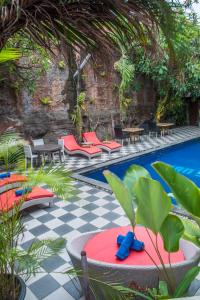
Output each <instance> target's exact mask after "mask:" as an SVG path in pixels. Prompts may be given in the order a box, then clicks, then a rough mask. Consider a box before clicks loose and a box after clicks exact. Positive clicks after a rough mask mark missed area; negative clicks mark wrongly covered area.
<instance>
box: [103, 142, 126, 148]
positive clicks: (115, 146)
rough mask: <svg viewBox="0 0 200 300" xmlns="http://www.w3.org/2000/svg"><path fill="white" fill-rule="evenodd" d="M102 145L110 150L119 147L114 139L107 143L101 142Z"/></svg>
mask: <svg viewBox="0 0 200 300" xmlns="http://www.w3.org/2000/svg"><path fill="white" fill-rule="evenodd" d="M101 145H102V146H104V147H107V148H109V149H110V150H114V149H117V148H121V146H122V145H121V144H119V143H117V142H115V141H110V142H109V143H101Z"/></svg>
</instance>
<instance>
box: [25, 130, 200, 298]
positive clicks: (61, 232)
mask: <svg viewBox="0 0 200 300" xmlns="http://www.w3.org/2000/svg"><path fill="white" fill-rule="evenodd" d="M196 137H200V128H198V127H182V128H178V129H175V132H174V134H173V135H170V136H166V137H163V138H153V139H149V138H148V139H143V141H142V142H140V143H136V144H133V145H130V146H125V147H123V149H122V151H121V153H114V154H112V155H111V156H109V155H107V154H103V155H102V157H101V158H95V159H92V160H91V161H89V160H87V159H85V158H80V157H68V156H67V157H66V161H65V167H66V168H70V169H73V170H75V169H76V170H77V169H80V168H83V167H86V166H89V165H93V164H97V163H101V162H104V161H107V160H110V159H114V158H117V157H122V156H124V157H125V156H127V155H130V154H133V153H137V152H141V151H145V150H148V149H156V148H158V147H160V146H167V145H169V144H176V143H178V142H182V141H186V140H189V139H192V138H196ZM74 185H75V188H76V189H77V194H76V196H75V197H73V198H72V199H71V200H70V201H69V202H64V201H62V200H59V199H58V200H57V201H56V203H55V206H54V207H52V208H48V207H45V206H37V207H36V206H35V207H32V208H31V209H27V210H25V211H24V213H23V215H24V221H25V226H26V231H25V235H24V238H23V241H22V243H21V248H22V249H26V248H27V247H28V246H29V245H30V244H31V242H32V241H33V240H35V239H38V240H41V239H45V238H53V239H56V238H59V237H63V238H65V239H66V240H67V239H69V238H70V237H75V236H76V235H78V234H80V233H84V232H87V231H94V230H98V229H106V228H111V227H116V226H124V225H128V221H127V219H126V218H125V216H124V214H123V211H122V209H121V208H120V207H119V205H118V203H117V201H116V200H115V199H114V197H113V196H112V195H110V194H109V193H107V192H104V191H102V190H98V189H97V188H94V187H92V186H89V185H87V184H85V183H81V182H74ZM70 266H71V262H70V259H69V256H68V254H67V252H66V250H65V249H63V252H62V253H61V254H59V255H57V256H56V257H53V258H50V259H47V260H46V261H45V262H44V263H43V265H42V269H41V273H40V274H38V275H37V276H36V277H34V278H31V279H30V280H29V281H28V282H27V286H28V289H27V296H26V300H57V299H58V300H75V299H76V300H77V299H79V298H80V297H81V292H80V287H79V285H78V284H77V282H76V280H75V279H73V280H72V279H71V278H69V277H68V276H66V275H63V274H62V273H63V272H65V271H66V270H67V269H68V268H69V267H70Z"/></svg>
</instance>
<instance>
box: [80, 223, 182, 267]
mask: <svg viewBox="0 0 200 300" xmlns="http://www.w3.org/2000/svg"><path fill="white" fill-rule="evenodd" d="M130 230H131V227H129V226H126V227H117V228H112V229H108V230H105V231H102V232H100V233H98V234H96V235H95V236H94V237H93V238H91V239H90V240H89V241H88V242H87V243H86V245H85V247H84V250H85V251H86V253H87V257H88V258H90V259H94V260H97V261H104V262H107V263H111V264H122V265H154V264H153V262H152V261H151V259H150V258H149V256H148V255H147V254H146V252H145V251H142V252H136V251H131V252H130V255H129V256H128V258H127V259H125V260H123V261H120V260H118V259H117V258H116V256H115V253H116V252H117V249H118V245H117V243H116V240H117V236H118V235H119V234H123V235H126V233H127V232H128V231H130ZM149 232H150V231H149ZM135 233H136V236H137V239H138V240H140V241H143V242H144V243H145V249H146V250H147V252H148V253H150V254H151V256H152V257H153V259H154V260H155V262H156V263H157V264H158V265H160V261H159V258H158V256H157V254H156V252H155V249H154V247H153V245H152V243H151V241H150V238H149V236H148V234H147V232H146V230H145V228H144V227H141V226H137V227H136V229H135ZM151 236H152V238H153V239H154V240H155V235H154V234H153V233H152V232H151ZM158 248H159V250H160V253H161V255H162V258H163V261H164V263H165V264H168V263H169V261H168V252H166V251H165V250H164V248H163V242H162V239H161V237H159V238H158ZM170 257H171V262H172V263H177V262H181V261H184V254H183V252H182V250H179V251H178V252H176V253H171V255H170Z"/></svg>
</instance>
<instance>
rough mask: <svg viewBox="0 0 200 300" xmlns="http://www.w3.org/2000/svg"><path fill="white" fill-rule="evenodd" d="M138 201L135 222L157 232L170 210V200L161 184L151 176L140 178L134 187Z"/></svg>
mask: <svg viewBox="0 0 200 300" xmlns="http://www.w3.org/2000/svg"><path fill="white" fill-rule="evenodd" d="M134 191H135V195H136V198H137V202H138V209H137V214H136V217H137V223H139V224H141V225H143V226H145V227H148V228H149V229H151V230H152V231H153V232H154V233H158V232H159V231H160V228H161V226H162V224H163V222H164V220H165V218H166V217H167V215H168V214H169V212H170V210H171V201H170V198H169V197H168V195H167V194H166V192H165V191H164V189H163V187H162V185H161V184H160V183H159V182H158V181H155V180H153V179H151V178H140V179H139V180H138V182H137V183H136V184H135V187H134Z"/></svg>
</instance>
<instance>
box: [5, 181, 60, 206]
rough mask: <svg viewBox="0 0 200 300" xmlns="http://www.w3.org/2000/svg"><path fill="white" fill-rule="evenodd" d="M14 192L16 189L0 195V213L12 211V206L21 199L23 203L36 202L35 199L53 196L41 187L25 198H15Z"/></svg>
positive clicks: (35, 188) (34, 189)
mask: <svg viewBox="0 0 200 300" xmlns="http://www.w3.org/2000/svg"><path fill="white" fill-rule="evenodd" d="M15 191H16V189H14V190H9V191H7V192H4V193H2V194H0V211H9V210H11V209H13V207H14V205H15V204H16V205H17V204H18V203H19V202H20V200H22V199H24V201H29V200H33V199H35V201H36V202H37V199H41V198H48V197H53V196H54V194H53V193H52V192H49V191H47V190H45V189H43V188H41V187H34V188H33V189H32V191H31V192H30V193H28V194H27V195H25V198H24V197H23V196H19V197H17V196H16V195H15Z"/></svg>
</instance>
